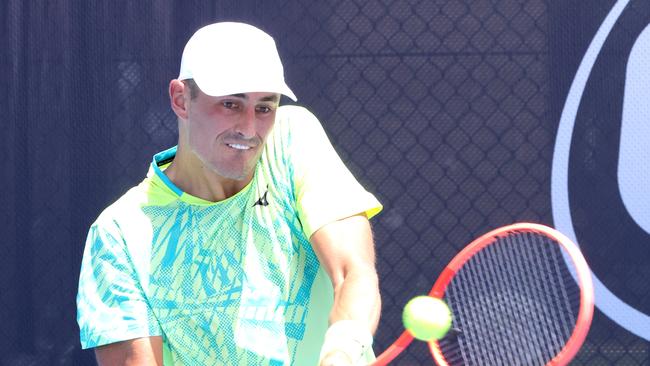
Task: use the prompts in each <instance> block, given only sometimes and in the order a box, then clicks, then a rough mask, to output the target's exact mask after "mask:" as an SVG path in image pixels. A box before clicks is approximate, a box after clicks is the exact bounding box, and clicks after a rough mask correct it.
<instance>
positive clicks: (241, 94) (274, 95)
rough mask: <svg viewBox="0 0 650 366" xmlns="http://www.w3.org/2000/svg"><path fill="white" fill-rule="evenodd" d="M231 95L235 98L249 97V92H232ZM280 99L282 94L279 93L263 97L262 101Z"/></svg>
mask: <svg viewBox="0 0 650 366" xmlns="http://www.w3.org/2000/svg"><path fill="white" fill-rule="evenodd" d="M230 96H231V97H235V98H241V99H248V94H244V93H237V94H231V95H230ZM279 100H280V96H279V95H278V94H271V95H268V96H266V97H263V98H261V99H260V102H277V101H279Z"/></svg>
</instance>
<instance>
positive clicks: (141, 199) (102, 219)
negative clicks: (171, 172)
mask: <svg viewBox="0 0 650 366" xmlns="http://www.w3.org/2000/svg"><path fill="white" fill-rule="evenodd" d="M144 184H146V180H145V181H144V182H142V183H140V184H139V185H137V186H135V187H132V188H131V189H129V190H128V191H127V192H126V193H124V194H123V195H122V196H120V197H119V198H118V199H117V200H115V201H114V202H113V203H111V204H110V205H108V206H107V207H106V208H104V210H102V212H101V213H100V214H99V216H98V217H97V219H96V220H95V222H94V223H93V225H92V226H93V227H95V228H99V229H104V230H113V229H116V228H118V227H119V226H120V223H121V222H123V221H127V222H128V220H131V219H132V218H133V217H134V215H137V213H138V212H141V211H142V207H143V206H144V205H145V204H146V202H147V194H146V188H145V187H143V185H144Z"/></svg>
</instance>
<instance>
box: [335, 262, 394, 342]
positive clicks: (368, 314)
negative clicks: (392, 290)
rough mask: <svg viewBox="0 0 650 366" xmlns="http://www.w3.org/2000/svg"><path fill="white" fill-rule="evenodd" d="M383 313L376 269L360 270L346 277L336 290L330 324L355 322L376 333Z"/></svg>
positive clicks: (353, 271) (351, 272)
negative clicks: (341, 321)
mask: <svg viewBox="0 0 650 366" xmlns="http://www.w3.org/2000/svg"><path fill="white" fill-rule="evenodd" d="M380 313H381V297H380V295H379V282H378V278H377V273H376V272H375V269H374V267H368V268H358V269H355V270H352V271H350V272H349V273H347V274H346V275H345V277H344V278H343V280H342V281H341V282H340V284H339V285H338V286H337V287H336V288H335V289H334V306H333V307H332V311H331V312H330V315H329V323H330V324H333V323H335V322H337V321H339V320H355V321H357V322H359V323H361V324H364V325H366V326H367V328H368V330H370V332H371V333H374V332H375V330H376V329H377V325H378V323H379V316H380Z"/></svg>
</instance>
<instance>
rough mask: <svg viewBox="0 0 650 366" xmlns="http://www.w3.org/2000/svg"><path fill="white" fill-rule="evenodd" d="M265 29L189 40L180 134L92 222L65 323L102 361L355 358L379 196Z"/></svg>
mask: <svg viewBox="0 0 650 366" xmlns="http://www.w3.org/2000/svg"><path fill="white" fill-rule="evenodd" d="M281 94H283V95H286V96H288V97H290V98H292V99H293V100H296V97H295V95H294V94H293V92H292V91H291V90H290V89H289V87H288V86H287V85H286V83H285V81H284V71H283V67H282V63H281V61H280V58H279V55H278V52H277V49H276V46H275V42H274V41H273V39H272V38H271V37H270V36H269V35H267V34H266V33H264V32H262V31H261V30H259V29H257V28H255V27H253V26H250V25H246V24H241V23H216V24H211V25H208V26H206V27H204V28H201V29H200V30H198V31H197V32H196V33H195V34H194V35H193V36H192V37H191V39H190V40H189V41H188V43H187V45H186V47H185V50H184V51H183V57H182V60H181V69H180V75H179V77H178V79H174V80H172V81H171V82H170V85H169V96H170V103H171V108H172V110H173V111H174V113H175V114H176V115H177V116H178V126H179V140H178V146H177V147H175V148H172V149H169V150H167V151H163V152H161V153H158V154H156V155H155V156H154V158H153V162H152V164H151V168H150V170H149V173H148V175H147V177H146V179H144V181H143V182H142V183H140V185H138V186H136V187H134V188H132V189H131V190H129V191H128V192H127V193H126V194H125V195H124V196H122V197H121V198H120V199H118V200H117V201H116V202H115V203H113V204H112V205H110V206H109V207H108V208H107V209H106V210H104V212H102V214H101V215H100V216H99V217H98V219H97V220H96V222H95V223H94V224H93V225H92V226H91V228H90V230H89V234H88V239H87V242H86V249H85V252H84V257H83V262H82V268H81V276H80V279H79V293H78V296H77V307H78V322H79V326H80V330H81V343H82V346H83V347H84V348H95V354H96V356H97V360H98V362H99V364H101V365H161V364H163V362H164V364H165V365H223V364H225V365H285V364H286V365H289V364H290V365H301V366H303V365H323V366H325V365H361V364H367V363H368V362H369V361H371V360H372V359H373V357H374V356H373V354H372V348H371V344H372V332H373V331H374V329H375V328H376V326H377V322H378V318H379V313H380V299H379V291H378V283H377V274H376V271H375V265H374V248H373V241H372V234H371V230H370V225H369V222H368V218H369V217H371V216H373V215H375V214H376V213H377V212H379V211H380V210H381V205H380V204H379V202H378V201H377V200H376V199H375V197H374V196H373V195H372V194H370V193H368V192H367V191H366V190H365V189H363V188H362V187H361V186H360V185H359V183H358V182H357V181H356V180H355V179H354V177H353V176H352V174H350V172H349V171H348V170H347V169H346V167H345V166H344V164H343V163H342V162H341V160H340V158H339V157H338V156H337V155H336V153H335V152H334V150H333V148H332V146H331V144H330V142H329V141H328V139H327V137H326V135H325V133H324V131H323V129H322V127H321V125H320V123H319V122H318V120H317V119H316V118H315V117H314V116H313V115H312V114H311V113H310V112H308V111H307V110H306V109H304V108H301V107H297V106H283V107H279V100H280V95H281Z"/></svg>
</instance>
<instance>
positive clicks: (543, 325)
mask: <svg viewBox="0 0 650 366" xmlns="http://www.w3.org/2000/svg"><path fill="white" fill-rule="evenodd" d="M429 296H433V297H438V298H442V299H444V300H445V301H446V302H447V304H448V305H449V307H450V309H451V312H452V330H451V331H450V332H449V333H448V334H447V336H445V337H444V338H442V339H440V340H438V341H431V342H429V349H430V351H431V354H432V356H433V359H434V360H435V362H436V363H437V364H438V365H440V366H447V365H449V366H459V365H480V366H485V365H526V366H528V365H566V364H568V363H569V361H571V359H572V358H573V357H574V356H575V355H576V353H577V352H578V350H579V349H580V347H581V346H582V343H583V342H584V340H585V338H586V336H587V332H588V331H589V327H590V325H591V319H592V315H593V310H594V295H593V286H592V283H591V271H590V270H589V267H588V266H587V263H586V261H585V259H584V257H583V256H582V254H581V252H580V250H579V248H578V247H577V246H576V245H575V244H574V243H572V242H571V240H569V239H568V238H567V237H565V236H564V235H562V234H561V233H559V232H558V231H556V230H554V229H552V228H550V227H547V226H544V225H539V224H531V223H518V224H513V225H509V226H504V227H501V228H499V229H496V230H493V231H491V232H489V233H487V234H485V235H483V236H481V237H480V238H478V239H476V240H474V241H473V242H472V243H470V244H469V245H468V246H467V247H465V248H464V249H463V250H462V251H461V252H460V253H458V254H457V255H456V257H454V258H453V259H452V260H451V262H450V263H449V264H448V265H447V267H446V268H445V269H444V270H443V271H442V273H441V274H440V276H439V277H438V280H437V281H436V282H435V284H434V285H433V288H432V289H431V291H430V292H429ZM412 340H413V337H412V336H411V334H410V333H409V332H408V331H404V333H402V335H401V336H400V337H399V338H398V339H397V340H396V341H395V343H393V345H391V346H390V347H389V348H388V349H387V350H386V351H385V352H384V353H382V354H381V355H380V356H379V357H378V358H377V361H376V362H375V363H374V364H373V365H375V366H381V365H386V364H388V362H390V361H391V360H393V359H394V358H395V357H397V355H399V353H400V352H402V351H403V350H404V349H405V348H406V347H407V346H408V345H409V344H410V343H411V341H412Z"/></svg>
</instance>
